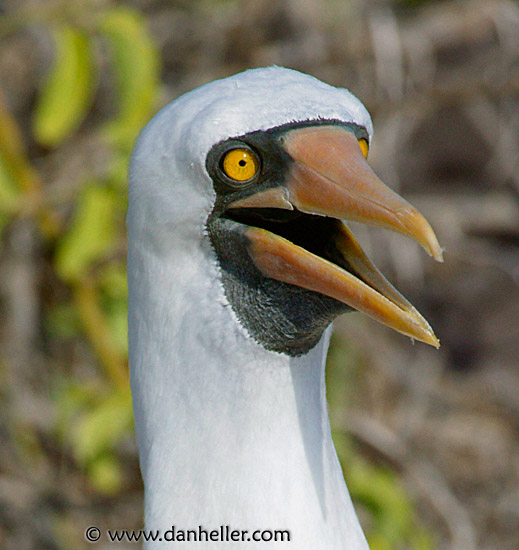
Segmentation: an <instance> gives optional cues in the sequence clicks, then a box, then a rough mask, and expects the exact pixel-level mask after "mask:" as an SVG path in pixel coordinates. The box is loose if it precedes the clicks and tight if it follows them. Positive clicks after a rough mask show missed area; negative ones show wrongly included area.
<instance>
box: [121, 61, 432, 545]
mask: <svg viewBox="0 0 519 550" xmlns="http://www.w3.org/2000/svg"><path fill="white" fill-rule="evenodd" d="M372 135H373V125H372V121H371V118H370V115H369V113H368V111H367V109H366V108H365V107H364V105H363V104H362V102H361V101H360V100H359V99H357V97H356V96H354V95H353V94H352V93H351V92H349V91H348V90H347V89H345V88H337V87H334V86H331V85H329V84H326V83H324V82H322V81H320V80H318V79H317V78H315V77H313V76H310V75H308V74H303V73H301V72H298V71H295V70H292V69H286V68H283V67H278V66H271V67H264V68H255V69H249V70H247V71H244V72H242V73H239V74H236V75H233V76H230V77H227V78H224V79H220V80H215V81H213V82H210V83H208V84H205V85H203V86H201V87H199V88H197V89H195V90H192V91H190V92H188V93H186V94H184V95H183V96H181V97H179V98H178V99H176V100H174V101H173V102H171V103H170V104H168V105H167V106H166V107H164V108H163V109H162V110H160V111H159V112H158V113H157V114H156V115H155V117H154V118H153V119H152V120H151V121H150V122H149V123H148V124H147V126H145V128H144V129H143V130H142V131H141V134H140V136H139V137H138V139H137V142H136V145H135V147H134V150H133V153H132V157H131V161H130V169H129V201H128V202H129V204H128V214H127V229H128V288H129V314H128V334H129V362H130V381H131V388H132V396H133V408H134V418H135V427H136V435H137V442H138V448H139V460H140V467H141V472H142V477H143V481H144V516H145V528H146V530H147V531H146V532H147V533H148V536H149V537H153V536H155V537H156V540H154V541H153V540H149V541H148V542H146V543H145V547H146V548H159V547H162V545H164V547H169V546H168V544H170V543H171V541H172V540H173V539H174V541H175V542H176V544H177V546H178V547H181V548H183V547H185V548H188V547H190V548H191V547H192V545H193V542H194V541H197V545H195V546H196V547H197V548H201V549H221V548H228V547H236V548H253V549H255V548H263V549H265V548H286V547H292V548H297V549H298V550H306V549H313V550H314V549H316V548H319V549H324V550H336V549H337V550H338V549H344V550H361V549H366V548H368V545H367V542H366V538H365V535H364V534H363V531H362V529H361V527H360V524H359V521H358V518H357V515H356V513H355V510H354V507H353V504H352V501H351V498H350V495H349V492H348V489H347V485H346V482H345V480H344V476H343V473H342V470H341V466H340V463H339V460H338V458H337V454H336V451H335V448H334V444H333V441H332V436H331V431H330V423H329V419H328V410H327V403H326V390H325V359H326V354H327V349H328V345H329V339H330V333H331V330H332V323H333V320H334V319H335V318H336V317H337V316H339V315H341V314H343V313H345V312H348V311H360V312H362V313H364V314H366V315H368V316H370V317H371V318H373V319H375V320H376V321H379V322H381V323H383V324H384V325H386V326H388V327H390V328H392V329H394V330H396V331H398V332H400V333H402V334H404V335H406V336H408V337H410V338H412V339H413V340H418V341H422V342H425V343H427V344H430V345H432V346H435V347H438V346H439V341H438V339H437V338H436V336H435V335H434V332H433V330H432V329H431V327H430V325H429V324H428V323H427V321H426V320H425V319H424V318H423V317H422V315H421V314H420V313H419V312H418V311H417V310H416V309H415V308H414V307H413V306H412V305H411V304H410V303H409V302H408V301H407V300H406V299H405V298H404V297H403V296H402V295H401V294H400V293H399V292H398V291H397V290H396V289H395V288H394V287H393V286H392V284H391V283H389V282H388V280H387V279H386V278H385V277H384V275H383V274H382V273H381V272H380V271H379V270H378V268H377V267H376V266H375V265H374V263H373V262H372V261H371V260H370V259H369V258H368V257H367V255H366V254H365V253H364V251H363V250H362V248H361V246H360V245H359V244H358V242H357V241H356V239H355V237H354V235H353V232H352V231H351V229H350V228H349V227H348V225H347V223H348V221H355V222H361V223H364V224H367V225H372V226H377V227H381V228H384V229H388V230H392V231H396V232H399V233H401V234H403V235H405V236H407V237H410V238H411V239H413V240H414V241H416V242H417V243H419V244H420V245H421V246H422V247H423V248H424V249H425V251H426V252H427V253H428V254H429V255H430V256H432V257H433V258H434V259H435V260H438V261H442V248H441V247H440V245H439V243H438V240H437V238H436V236H435V234H434V231H433V230H432V228H431V226H430V224H429V223H428V222H427V220H426V219H425V218H424V217H423V216H422V214H420V213H419V212H418V210H416V209H415V208H414V207H413V206H411V205H410V204H409V203H408V202H407V201H406V200H405V199H404V198H402V197H400V195H398V194H397V193H396V192H394V191H393V190H391V189H390V188H389V187H387V186H386V185H385V184H383V183H382V181H381V180H380V179H379V178H378V177H377V176H376V175H375V173H374V171H373V170H372V168H371V167H370V165H369V164H368V161H367V157H368V151H369V147H370V145H371V141H372ZM153 533H155V535H153ZM190 537H191V538H190ZM197 537H198V538H197ZM288 540H289V541H290V542H289V543H288ZM168 541H169V542H168ZM232 543H234V545H233V544H232ZM287 544H288V546H287ZM229 545H230V546H229Z"/></svg>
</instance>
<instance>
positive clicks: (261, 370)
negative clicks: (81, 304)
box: [129, 251, 367, 550]
mask: <svg viewBox="0 0 519 550" xmlns="http://www.w3.org/2000/svg"><path fill="white" fill-rule="evenodd" d="M193 254H195V251H191V254H190V256H189V258H190V260H189V261H187V262H186V263H185V262H183V261H182V258H179V257H178V255H177V256H176V257H175V261H171V262H169V261H165V259H164V258H161V259H160V261H157V259H156V258H153V257H147V258H145V257H142V256H141V255H140V254H138V253H137V252H135V251H134V252H133V253H132V252H131V253H130V258H129V263H130V270H129V273H130V274H131V273H133V275H131V276H130V280H129V282H130V316H129V330H130V343H131V344H130V364H131V378H132V393H133V398H134V411H135V423H136V430H137V437H138V442H139V449H140V460H141V469H142V473H143V478H144V485H145V515H146V526H147V528H148V529H160V530H162V531H164V530H167V529H171V528H172V526H173V525H175V526H176V529H184V530H187V529H195V530H196V529H198V526H202V527H203V528H204V529H206V530H212V529H219V527H220V525H224V526H225V525H228V526H230V527H231V528H232V529H238V530H249V531H250V532H252V531H254V530H255V529H270V530H273V529H280V530H288V531H290V534H291V540H292V541H294V542H296V547H297V548H300V549H306V548H326V549H332V548H333V549H335V548H337V549H339V548H348V549H350V550H357V549H361V548H362V549H364V548H367V547H366V546H365V541H364V537H363V535H362V532H361V530H360V527H359V525H358V521H357V518H356V516H355V512H354V510H353V507H352V504H351V500H350V497H349V494H348V491H347V489H346V486H345V484H344V480H343V476H342V471H341V468H340V465H339V462H338V460H337V456H336V453H335V449H334V446H333V442H332V438H331V433H330V426H329V420H328V413H327V405H326V395H325V393H326V392H325V378H324V361H325V356H326V351H327V348H328V340H329V330H328V331H326V333H325V334H324V335H323V337H322V338H321V340H320V341H319V343H318V344H317V346H316V347H315V348H313V349H312V350H311V351H310V352H309V353H308V354H306V355H304V356H301V357H296V358H294V357H288V356H285V355H282V354H278V353H274V352H269V351H266V350H265V349H264V348H262V347H261V346H260V345H259V344H257V343H255V342H254V341H252V340H251V339H250V338H249V337H248V336H247V335H246V334H245V333H244V331H243V330H242V329H240V328H239V327H238V328H236V327H237V326H238V325H237V322H236V319H235V318H234V315H233V312H232V309H231V308H230V307H229V306H228V304H227V303H226V300H225V297H224V295H223V290H222V287H221V285H220V284H217V283H218V279H217V272H216V271H214V272H212V271H211V270H212V269H213V267H214V266H211V269H209V270H208V269H207V265H208V262H207V259H206V260H205V261H204V263H203V264H202V265H205V269H203V270H195V271H190V270H189V269H188V268H186V267H185V266H190V265H191V266H193ZM194 263H195V264H196V261H195V262H194ZM168 264H169V265H168ZM179 265H183V266H184V267H183V268H182V270H179V268H178V266H179ZM186 271H187V272H186ZM187 544H188V543H187ZM258 544H259V545H260V546H261V543H258ZM260 546H258V547H260ZM263 546H264V545H263ZM209 547H210V548H220V546H219V545H218V544H216V545H215V544H214V543H212V546H209ZM221 547H222V548H224V547H226V543H225V542H224V543H222V544H221ZM247 547H251V548H255V546H250V545H248V546H247ZM273 547H277V546H273ZM280 547H283V544H282V543H281V544H280ZM201 548H204V546H201Z"/></svg>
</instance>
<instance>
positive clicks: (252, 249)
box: [228, 126, 442, 347]
mask: <svg viewBox="0 0 519 550" xmlns="http://www.w3.org/2000/svg"><path fill="white" fill-rule="evenodd" d="M281 144H282V146H283V147H284V149H285V150H286V152H287V153H288V154H289V155H290V157H291V159H292V161H293V162H292V163H291V165H290V169H289V174H288V180H287V182H286V184H285V185H284V186H281V187H275V188H270V189H268V190H266V191H260V192H257V193H255V194H253V195H250V196H248V197H246V198H244V199H240V200H237V201H235V202H233V203H232V204H230V205H229V206H228V208H229V209H234V210H237V209H240V210H242V211H243V209H254V210H256V209H263V208H268V209H273V208H274V209H282V210H296V211H299V212H302V213H305V214H310V215H314V216H320V217H323V216H325V217H327V218H333V219H335V220H352V221H356V222H363V223H366V224H369V225H375V226H379V227H384V228H386V229H390V230H393V231H397V232H399V233H403V234H404V235H407V236H408V237H411V238H412V239H414V240H415V241H417V242H418V243H419V244H420V245H422V247H423V248H424V249H425V250H426V251H427V252H428V253H429V254H430V255H431V256H432V257H433V258H434V259H435V260H437V261H442V250H441V247H440V245H439V244H438V240H437V239H436V236H435V234H434V232H433V230H432V228H431V226H430V225H429V223H428V222H427V220H426V219H425V218H424V217H423V216H422V215H421V214H420V213H419V212H418V211H417V210H416V209H415V208H414V207H413V206H411V205H410V204H409V203H408V202H407V201H405V200H404V199H403V198H401V197H400V196H399V195H398V194H397V193H395V192H394V191H392V190H391V189H390V188H389V187H387V186H386V185H384V184H383V183H382V182H381V181H380V180H379V179H378V177H377V176H376V175H375V173H374V172H373V171H372V170H371V168H370V166H369V165H368V163H367V162H366V160H365V158H364V156H363V154H362V150H361V148H360V146H359V143H358V141H357V138H356V137H355V135H354V134H353V133H352V132H350V131H348V130H347V129H345V128H343V127H340V126H310V127H305V128H300V129H294V130H289V131H288V132H287V133H286V134H285V135H284V136H283V137H282V138H281ZM333 227H334V229H333V231H332V232H331V234H330V235H329V241H330V242H329V243H327V246H326V248H329V249H330V250H332V251H333V252H331V253H330V252H328V254H323V256H327V257H323V256H321V255H320V254H316V253H314V251H312V252H310V251H309V250H307V249H306V248H305V247H304V246H299V245H298V244H295V243H294V242H292V240H294V239H292V240H289V239H287V238H285V237H283V236H281V235H278V234H276V233H274V232H272V231H270V230H267V229H264V228H261V227H255V226H249V227H248V228H247V230H246V232H245V234H246V237H247V240H248V250H249V254H250V256H251V258H252V260H253V262H254V263H255V265H256V267H257V268H258V269H259V270H260V271H261V272H262V273H263V274H264V275H265V276H266V277H270V278H272V279H277V280H279V281H282V282H285V283H289V284H292V285H296V286H299V287H302V288H305V289H308V290H312V291H315V292H319V293H321V294H324V295H326V296H330V297H332V298H335V299H336V300H339V301H341V302H343V303H345V304H347V305H348V306H350V307H352V308H354V309H356V310H358V311H362V312H363V313H365V314H367V315H369V316H370V317H372V318H374V319H376V320H377V321H379V322H381V323H383V324H385V325H387V326H389V327H391V328H393V329H395V330H397V331H399V332H401V333H403V334H405V335H407V336H410V337H411V338H415V339H417V340H420V341H422V342H425V343H427V344H430V345H432V346H435V347H439V341H438V339H437V338H436V336H435V335H434V332H433V331H432V329H431V327H430V326H429V324H428V323H427V321H426V320H425V319H424V318H423V317H422V316H421V315H420V313H418V311H417V310H416V309H415V308H414V307H413V306H412V305H411V304H410V303H409V302H408V301H407V300H406V299H405V298H404V297H403V296H402V295H401V294H400V293H399V292H398V291H397V290H396V289H395V288H394V287H393V286H392V285H391V284H390V283H389V282H388V281H387V280H386V278H385V277H384V276H383V275H382V273H381V272H380V271H379V270H378V269H377V268H376V266H375V265H374V264H373V263H372V262H371V261H370V260H369V259H368V257H367V256H366V255H365V253H364V252H363V250H362V249H361V247H360V245H359V244H358V243H357V241H356V240H355V238H354V237H353V235H352V233H351V231H350V230H349V228H348V227H347V226H346V225H345V224H344V223H343V222H341V221H337V223H336V224H335V225H334V226H333Z"/></svg>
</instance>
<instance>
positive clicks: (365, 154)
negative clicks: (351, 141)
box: [359, 138, 369, 159]
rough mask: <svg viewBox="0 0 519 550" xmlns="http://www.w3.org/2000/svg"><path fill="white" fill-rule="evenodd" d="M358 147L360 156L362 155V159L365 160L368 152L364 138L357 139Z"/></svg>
mask: <svg viewBox="0 0 519 550" xmlns="http://www.w3.org/2000/svg"><path fill="white" fill-rule="evenodd" d="M359 145H360V150H361V151H362V154H363V155H364V158H365V159H367V158H368V150H369V145H368V141H367V140H366V139H364V138H360V139H359Z"/></svg>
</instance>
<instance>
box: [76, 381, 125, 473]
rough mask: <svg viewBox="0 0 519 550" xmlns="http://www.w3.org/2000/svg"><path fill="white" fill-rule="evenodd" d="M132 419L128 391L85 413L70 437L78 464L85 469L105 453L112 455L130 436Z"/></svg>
mask: <svg viewBox="0 0 519 550" xmlns="http://www.w3.org/2000/svg"><path fill="white" fill-rule="evenodd" d="M132 419H133V413H132V399H131V393H130V388H129V387H128V388H124V389H121V390H118V391H115V392H114V393H112V394H111V395H110V396H109V397H108V398H106V399H104V400H103V401H102V402H101V403H100V404H98V405H97V406H96V407H95V408H94V409H92V410H91V411H89V412H88V413H86V414H85V415H84V416H83V417H82V418H81V420H80V421H79V422H78V424H77V426H76V429H75V430H74V432H73V433H72V434H71V437H72V446H73V449H74V454H75V456H76V459H77V460H78V462H79V463H80V464H85V465H86V464H88V463H91V462H92V461H94V460H96V459H97V458H98V457H100V456H101V455H103V454H105V453H106V451H113V449H114V447H115V445H116V444H117V443H118V442H119V441H121V439H123V438H124V437H125V436H126V435H127V434H128V433H130V430H131V426H132Z"/></svg>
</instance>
